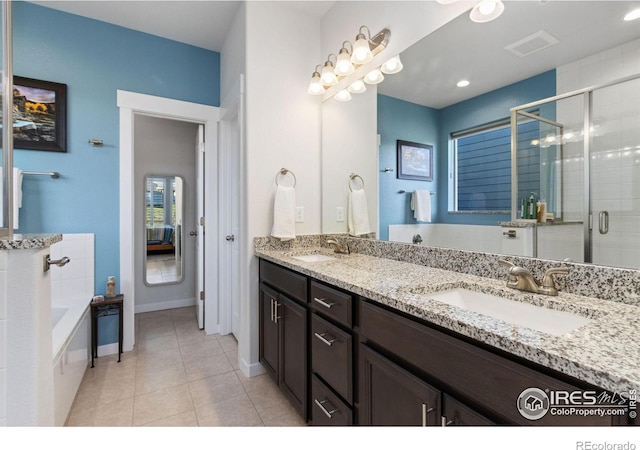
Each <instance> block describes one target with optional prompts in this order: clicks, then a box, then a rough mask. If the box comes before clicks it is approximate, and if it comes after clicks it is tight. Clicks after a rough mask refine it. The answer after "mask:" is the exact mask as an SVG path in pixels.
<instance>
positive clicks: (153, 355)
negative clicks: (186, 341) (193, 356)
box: [136, 347, 182, 369]
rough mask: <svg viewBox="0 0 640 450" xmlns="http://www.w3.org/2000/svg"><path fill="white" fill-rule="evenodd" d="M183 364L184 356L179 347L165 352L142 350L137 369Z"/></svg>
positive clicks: (139, 354)
mask: <svg viewBox="0 0 640 450" xmlns="http://www.w3.org/2000/svg"><path fill="white" fill-rule="evenodd" d="M181 363H182V354H181V353H180V349H179V348H178V347H175V348H167V349H164V350H140V351H139V352H138V359H137V364H136V367H137V368H138V369H144V368H147V367H158V366H168V365H175V364H181Z"/></svg>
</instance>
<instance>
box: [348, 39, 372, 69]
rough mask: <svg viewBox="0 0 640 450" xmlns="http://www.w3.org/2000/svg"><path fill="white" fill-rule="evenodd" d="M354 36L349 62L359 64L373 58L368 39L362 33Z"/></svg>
mask: <svg viewBox="0 0 640 450" xmlns="http://www.w3.org/2000/svg"><path fill="white" fill-rule="evenodd" d="M356 38H357V39H356V43H355V44H353V54H352V55H351V62H352V63H354V64H359V65H362V64H366V63H368V62H369V61H371V60H372V59H373V53H371V48H370V47H369V41H368V40H367V38H366V37H365V35H364V34H362V33H360V34H358V36H357V37H356Z"/></svg>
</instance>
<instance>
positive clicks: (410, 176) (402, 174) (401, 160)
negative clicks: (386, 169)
mask: <svg viewBox="0 0 640 450" xmlns="http://www.w3.org/2000/svg"><path fill="white" fill-rule="evenodd" d="M397 152H398V178H401V179H404V180H419V181H433V145H428V144H418V143H415V142H408V141H401V140H398V144H397Z"/></svg>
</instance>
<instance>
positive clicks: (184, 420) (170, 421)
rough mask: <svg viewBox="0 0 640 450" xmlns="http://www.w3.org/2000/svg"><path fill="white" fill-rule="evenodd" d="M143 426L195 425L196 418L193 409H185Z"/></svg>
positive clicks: (196, 423) (196, 424)
mask: <svg viewBox="0 0 640 450" xmlns="http://www.w3.org/2000/svg"><path fill="white" fill-rule="evenodd" d="M144 426H145V427H197V426H198V419H197V418H196V412H195V410H191V411H186V412H183V413H180V414H176V415H175V416H169V417H165V418H164V419H160V420H156V421H154V422H150V423H147V424H145V425H144Z"/></svg>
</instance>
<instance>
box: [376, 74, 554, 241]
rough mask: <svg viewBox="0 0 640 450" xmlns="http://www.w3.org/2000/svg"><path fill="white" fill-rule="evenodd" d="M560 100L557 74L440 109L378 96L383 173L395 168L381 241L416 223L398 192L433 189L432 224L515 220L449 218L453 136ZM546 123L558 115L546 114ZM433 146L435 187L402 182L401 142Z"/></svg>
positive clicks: (383, 205) (387, 178)
mask: <svg viewBox="0 0 640 450" xmlns="http://www.w3.org/2000/svg"><path fill="white" fill-rule="evenodd" d="M554 95H556V72H555V70H550V71H548V72H545V73H542V74H540V75H536V76H534V77H531V78H528V79H526V80H523V81H520V82H518V83H514V84H512V85H509V86H506V87H503V88H501V89H497V90H495V91H492V92H489V93H487V94H484V95H480V96H478V97H474V98H472V99H469V100H466V101H464V102H460V103H456V104H455V105H451V106H448V107H446V108H443V109H440V110H436V109H433V108H428V107H426V106H420V105H416V104H414V103H409V102H406V101H403V100H398V99H395V98H392V97H387V96H385V95H378V133H379V134H380V140H381V145H380V169H381V170H382V169H384V168H385V167H391V168H393V169H394V172H392V173H380V230H379V233H380V234H379V236H380V239H385V240H386V239H388V235H389V231H388V226H389V225H390V224H403V223H406V224H411V223H416V221H415V220H414V219H413V214H412V211H411V208H410V205H409V202H410V197H411V196H410V195H409V194H404V196H403V197H402V198H399V197H400V196H401V194H398V193H397V192H398V190H400V189H404V190H406V191H412V190H414V189H428V190H431V191H436V195H435V197H434V200H435V201H434V203H433V204H432V207H433V209H434V212H433V222H438V223H461V224H476V225H495V224H496V223H497V222H499V221H503V220H510V219H511V216H510V215H499V214H477V213H473V214H449V213H448V180H447V173H448V171H449V168H448V161H449V157H448V153H449V137H450V135H451V133H454V132H457V131H462V130H466V129H469V128H473V127H477V126H479V125H483V124H487V123H490V122H494V121H497V120H501V119H507V118H509V115H510V109H511V108H513V107H514V106H518V105H523V104H526V103H529V102H533V101H536V100H541V99H544V98H547V97H552V96H554ZM544 116H545V117H547V118H552V117H553V112H545V114H544ZM397 139H401V140H407V141H414V142H419V143H423V144H433V145H434V153H435V155H434V166H435V171H434V181H433V183H427V182H419V181H409V180H398V179H397V174H396V171H397V167H396V165H397V164H396V160H395V157H396V156H395V155H396V140H397Z"/></svg>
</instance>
